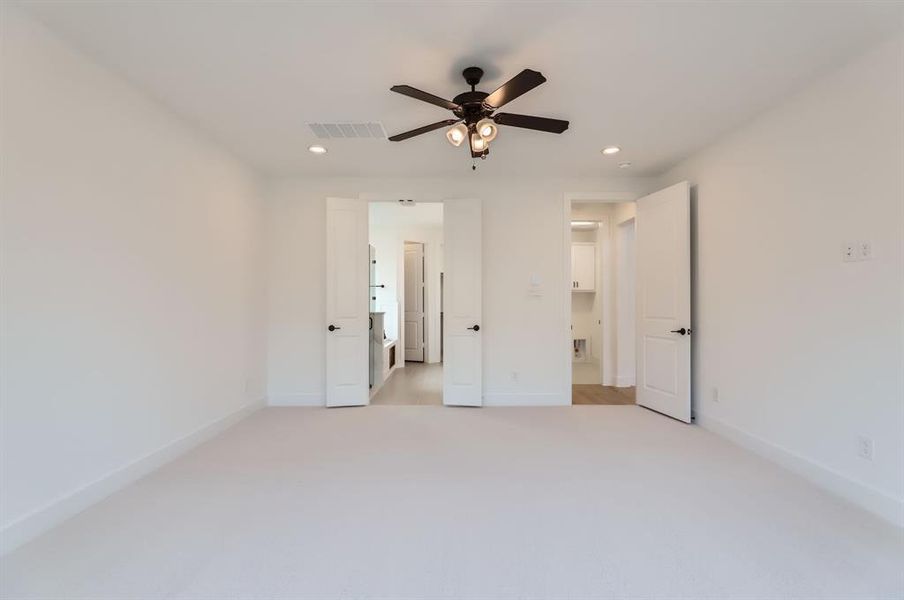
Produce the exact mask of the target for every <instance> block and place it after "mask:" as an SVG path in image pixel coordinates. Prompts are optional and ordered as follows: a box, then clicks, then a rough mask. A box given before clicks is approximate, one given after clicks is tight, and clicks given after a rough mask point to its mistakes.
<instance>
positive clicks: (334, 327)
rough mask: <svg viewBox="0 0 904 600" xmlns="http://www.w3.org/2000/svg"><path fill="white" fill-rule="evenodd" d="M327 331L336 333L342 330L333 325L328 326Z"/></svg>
mask: <svg viewBox="0 0 904 600" xmlns="http://www.w3.org/2000/svg"><path fill="white" fill-rule="evenodd" d="M327 329H329V330H330V331H336V330H337V329H342V328H341V327H336V326H335V325H330V326H329V327H327Z"/></svg>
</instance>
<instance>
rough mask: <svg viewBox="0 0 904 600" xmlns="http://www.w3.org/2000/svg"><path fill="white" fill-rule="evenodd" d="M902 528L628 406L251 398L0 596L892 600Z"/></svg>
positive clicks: (899, 584) (12, 573)
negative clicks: (328, 403) (256, 407)
mask: <svg viewBox="0 0 904 600" xmlns="http://www.w3.org/2000/svg"><path fill="white" fill-rule="evenodd" d="M902 565H904V544H902V532H901V530H898V529H896V528H894V527H892V526H891V525H888V524H886V523H883V522H881V521H879V520H878V519H876V518H874V517H872V516H870V515H868V514H866V513H863V512H861V511H860V510H858V509H856V508H854V507H852V506H849V505H847V504H845V503H844V502H842V501H840V500H837V499H836V498H834V497H833V496H830V495H828V494H826V493H824V492H822V491H820V490H818V489H817V488H815V487H813V486H812V485H810V484H809V483H807V482H806V481H803V480H802V479H800V478H798V477H796V476H794V475H792V474H790V473H788V472H786V471H784V470H782V469H780V468H779V467H777V466H774V465H772V464H770V463H768V462H766V461H764V460H762V459H760V458H757V457H756V456H753V455H751V454H749V453H748V452H746V451H744V450H742V449H740V448H738V447H735V446H733V445H732V444H730V443H728V442H726V441H724V440H722V439H720V438H718V437H716V436H714V435H712V434H709V433H707V432H706V431H703V430H701V429H699V428H697V427H694V426H688V425H684V424H681V423H678V422H676V421H673V420H670V419H667V418H665V417H662V416H659V415H656V414H654V413H651V412H648V411H646V410H644V409H642V408H639V407H635V406H580V407H561V408H523V409H522V408H510V409H503V408H495V409H493V408H485V409H461V408H459V409H454V408H443V407H422V406H372V407H367V408H344V409H332V410H327V409H292V408H274V409H265V410H263V411H260V412H258V413H256V414H254V415H252V416H251V417H249V418H248V419H246V420H245V421H243V422H241V423H240V424H238V425H237V426H235V427H234V428H233V429H231V430H229V431H227V432H226V433H224V434H223V435H221V436H220V437H218V438H216V439H214V440H212V441H211V442H209V443H207V444H205V445H204V446H201V447H200V448H198V449H196V450H194V451H193V452H191V453H189V454H187V455H185V456H184V457H183V458H181V459H179V460H177V461H175V462H173V463H171V464H170V465H168V466H166V467H164V468H163V469H161V470H159V471H157V472H155V473H154V474H152V475H151V476H149V477H147V478H145V479H143V480H141V481H139V482H138V483H136V484H134V485H132V486H130V487H128V488H126V489H125V490H123V491H122V492H120V493H118V494H115V495H114V496H112V497H110V498H109V499H107V500H106V501H104V502H102V503H100V504H98V505H96V506H94V507H92V508H90V509H88V510H87V511H85V512H84V513H82V514H80V515H78V516H77V517H75V518H73V519H71V520H70V521H68V522H67V523H65V524H63V525H62V526H60V527H58V528H57V529H55V530H53V531H51V532H50V533H48V534H46V535H44V536H43V537H41V538H39V539H37V540H35V541H34V542H32V543H30V544H28V545H26V546H23V547H22V548H20V549H19V550H17V551H15V552H14V553H12V554H10V555H8V556H7V557H6V558H5V559H3V560H2V562H0V569H2V570H0V578H2V584H0V591H2V597H3V598H92V599H99V598H117V599H126V598H141V599H155V598H204V599H223V598H308V599H315V598H316V599H318V600H324V599H330V598H342V599H346V598H348V599H351V598H385V599H390V598H391V599H433V598H442V599H449V600H452V599H456V600H460V599H477V598H481V599H487V598H494V599H495V598H498V599H516V598H517V599H532V598H561V599H566V598H568V599H588V598H686V599H701V598H719V599H725V598H746V599H769V598H834V599H845V600H847V599H853V598H864V599H866V598H868V599H871V600H872V599H876V598H901V597H902V596H904V580H902V578H904V570H902V568H901V567H902Z"/></svg>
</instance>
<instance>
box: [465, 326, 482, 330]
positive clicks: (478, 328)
mask: <svg viewBox="0 0 904 600" xmlns="http://www.w3.org/2000/svg"><path fill="white" fill-rule="evenodd" d="M468 329H470V330H472V331H480V325H475V326H474V327H468Z"/></svg>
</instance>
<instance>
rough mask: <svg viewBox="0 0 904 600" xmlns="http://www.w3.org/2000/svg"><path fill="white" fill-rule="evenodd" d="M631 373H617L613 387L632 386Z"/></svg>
mask: <svg viewBox="0 0 904 600" xmlns="http://www.w3.org/2000/svg"><path fill="white" fill-rule="evenodd" d="M633 386H634V376H633V375H619V376H617V377H616V378H615V387H633Z"/></svg>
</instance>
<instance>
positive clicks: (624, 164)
mask: <svg viewBox="0 0 904 600" xmlns="http://www.w3.org/2000/svg"><path fill="white" fill-rule="evenodd" d="M630 166H631V162H630V161H627V160H626V161H625V162H620V163H618V168H619V169H627V168H628V167H630Z"/></svg>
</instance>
